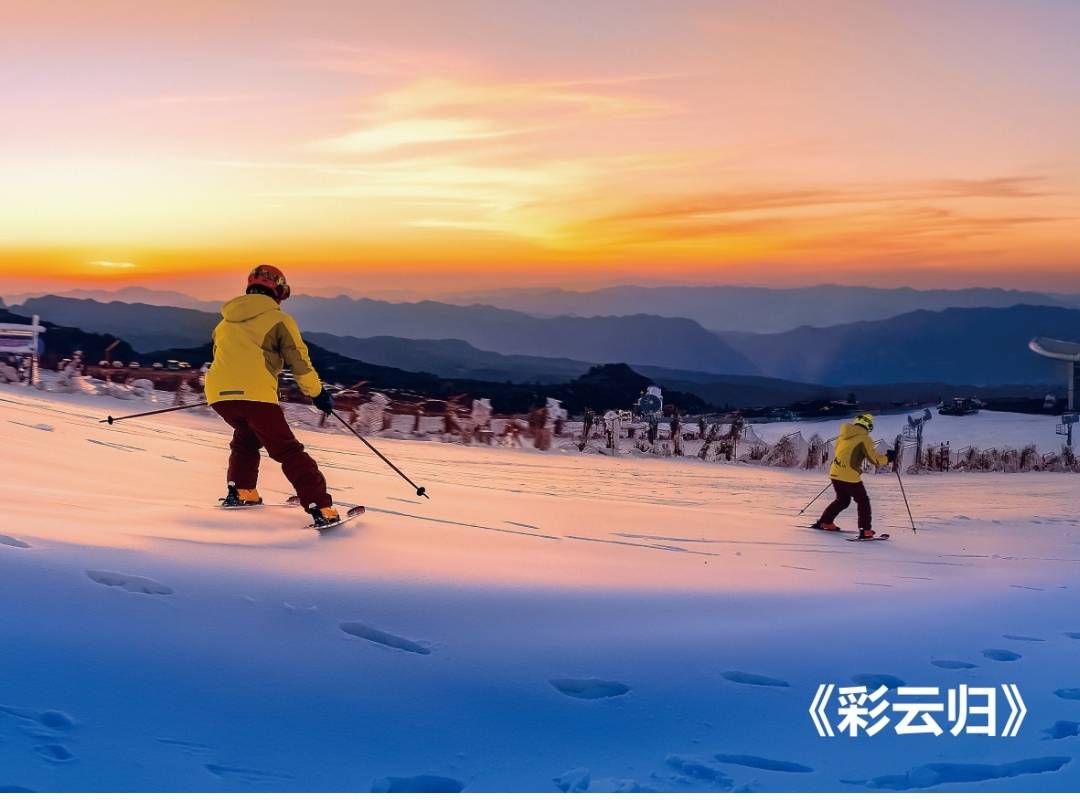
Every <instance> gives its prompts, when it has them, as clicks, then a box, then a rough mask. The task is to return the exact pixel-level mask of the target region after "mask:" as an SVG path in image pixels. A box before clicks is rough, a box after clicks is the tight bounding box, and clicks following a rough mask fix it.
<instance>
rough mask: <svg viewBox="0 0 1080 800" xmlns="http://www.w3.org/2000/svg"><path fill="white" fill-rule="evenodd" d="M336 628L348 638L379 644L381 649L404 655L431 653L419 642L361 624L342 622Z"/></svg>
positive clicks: (429, 649) (428, 648)
mask: <svg viewBox="0 0 1080 800" xmlns="http://www.w3.org/2000/svg"><path fill="white" fill-rule="evenodd" d="M338 627H339V628H341V630H343V631H344V632H345V633H347V634H349V636H355V637H357V638H358V639H366V640H367V641H369V642H373V643H375V644H381V645H382V646H383V647H391V648H393V649H394V650H404V651H405V652H406V653H416V654H418V655H422V656H426V655H430V653H431V648H430V647H428V646H426V645H424V644H421V643H420V642H414V641H413V640H412V639H406V638H405V637H403V636H398V635H396V634H393V633H387V632H386V631H380V630H379V629H378V628H372V627H371V626H370V625H365V624H364V623H362V622H342V623H341V624H340V625H338Z"/></svg>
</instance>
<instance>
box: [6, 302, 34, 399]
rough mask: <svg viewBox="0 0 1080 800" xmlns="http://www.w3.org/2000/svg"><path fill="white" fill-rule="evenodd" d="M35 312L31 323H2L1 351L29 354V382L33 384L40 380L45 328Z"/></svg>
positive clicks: (8, 353) (12, 353) (13, 353)
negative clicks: (40, 356)
mask: <svg viewBox="0 0 1080 800" xmlns="http://www.w3.org/2000/svg"><path fill="white" fill-rule="evenodd" d="M40 322H41V320H40V319H39V318H38V315H37V314H35V315H34V317H33V320H32V322H31V324H30V325H18V324H15V323H11V322H4V323H0V353H5V354H7V355H20V356H29V358H30V374H29V375H28V376H27V381H28V383H29V384H30V385H31V386H33V385H34V384H36V383H37V381H38V355H40V351H41V344H42V341H41V334H43V333H45V328H44V326H42V325H41V324H40Z"/></svg>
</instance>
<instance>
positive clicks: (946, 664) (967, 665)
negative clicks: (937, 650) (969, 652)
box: [930, 658, 976, 669]
mask: <svg viewBox="0 0 1080 800" xmlns="http://www.w3.org/2000/svg"><path fill="white" fill-rule="evenodd" d="M930 663H931V664H933V665H934V666H935V667H940V668H941V669H975V667H976V665H975V664H972V663H971V662H970V661H957V660H956V659H952V658H932V659H930Z"/></svg>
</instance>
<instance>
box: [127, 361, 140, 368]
mask: <svg viewBox="0 0 1080 800" xmlns="http://www.w3.org/2000/svg"><path fill="white" fill-rule="evenodd" d="M140 368H141V365H140V364H139V362H138V361H132V362H131V363H130V364H128V369H140Z"/></svg>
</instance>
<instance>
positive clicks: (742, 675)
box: [720, 670, 791, 687]
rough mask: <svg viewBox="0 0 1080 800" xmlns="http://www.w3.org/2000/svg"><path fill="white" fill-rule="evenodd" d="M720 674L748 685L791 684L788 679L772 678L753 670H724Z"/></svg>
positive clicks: (786, 685) (734, 681) (733, 681)
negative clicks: (757, 673) (755, 672)
mask: <svg viewBox="0 0 1080 800" xmlns="http://www.w3.org/2000/svg"><path fill="white" fill-rule="evenodd" d="M720 674H721V675H722V676H723V677H724V678H726V679H727V680H729V681H731V682H732V683H742V684H745V685H747V686H778V687H788V686H791V684H790V683H788V682H787V681H782V680H780V679H779V678H770V677H769V676H768V675H756V674H754V673H753V672H741V671H739V670H731V671H728V672H722V673H720Z"/></svg>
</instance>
